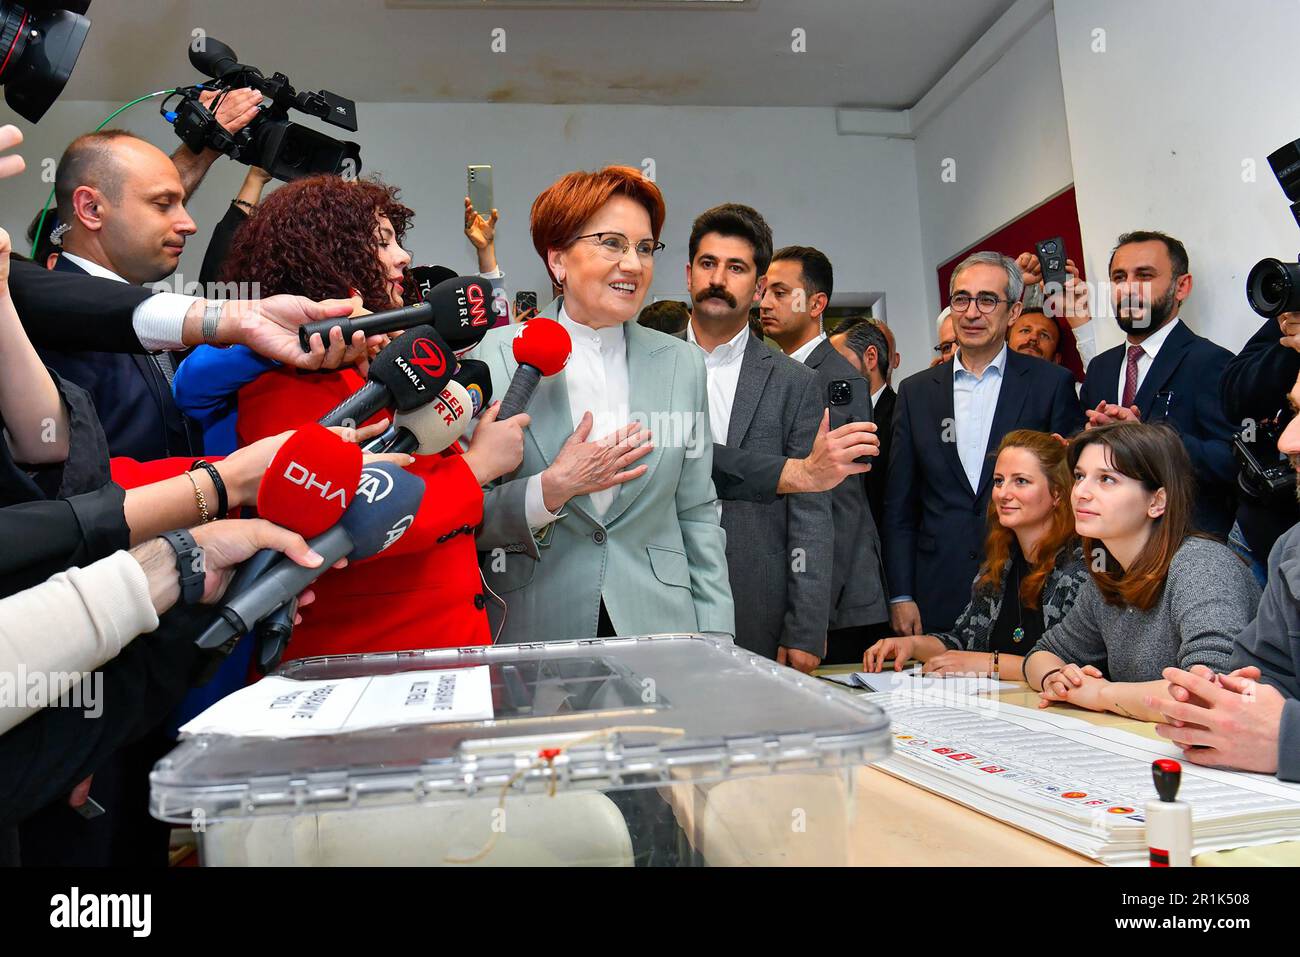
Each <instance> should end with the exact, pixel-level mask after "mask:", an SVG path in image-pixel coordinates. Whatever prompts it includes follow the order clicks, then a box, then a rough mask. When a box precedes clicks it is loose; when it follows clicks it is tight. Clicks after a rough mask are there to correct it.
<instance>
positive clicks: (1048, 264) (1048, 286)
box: [1034, 236, 1070, 318]
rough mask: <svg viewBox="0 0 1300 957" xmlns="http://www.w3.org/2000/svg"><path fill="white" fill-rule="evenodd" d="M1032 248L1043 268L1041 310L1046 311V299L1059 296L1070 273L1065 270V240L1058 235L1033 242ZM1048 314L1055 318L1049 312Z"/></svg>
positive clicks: (1063, 290)
mask: <svg viewBox="0 0 1300 957" xmlns="http://www.w3.org/2000/svg"><path fill="white" fill-rule="evenodd" d="M1034 249H1035V250H1036V251H1037V253H1038V264H1039V265H1040V266H1041V267H1042V270H1043V305H1044V309H1043V311H1044V312H1047V309H1046V304H1047V300H1048V299H1050V298H1052V297H1053V296H1058V297H1059V296H1061V295H1062V294H1063V293H1064V292H1065V280H1066V279H1068V278H1070V274H1069V273H1067V272H1066V271H1065V240H1064V239H1062V238H1061V237H1060V236H1057V237H1056V238H1055V239H1043V240H1040V241H1039V242H1037V243H1035V244H1034ZM1058 302H1059V299H1058ZM1048 315H1049V316H1050V317H1051V318H1055V316H1052V315H1051V313H1048Z"/></svg>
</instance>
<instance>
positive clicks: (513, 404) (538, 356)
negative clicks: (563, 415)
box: [497, 316, 573, 419]
mask: <svg viewBox="0 0 1300 957" xmlns="http://www.w3.org/2000/svg"><path fill="white" fill-rule="evenodd" d="M512 347H513V349H514V353H515V361H516V362H518V363H519V367H518V368H517V369H515V374H514V376H513V377H512V378H511V380H510V388H509V389H507V390H506V395H505V398H504V399H502V400H501V408H500V409H499V410H498V411H497V418H498V419H508V418H510V417H511V416H512V415H518V414H519V413H520V412H522V411H524V409H526V408H527V407H528V402H529V400H530V399H532V397H533V392H534V391H535V390H536V389H537V383H538V382H540V381H541V379H542V376H544V375H555V373H557V372H559V371H560V370H561V369H563V368H564V367H565V366H566V365H568V363H569V354H570V353H571V352H572V351H573V341H572V340H571V339H570V338H569V333H568V332H566V331H565V328H564V327H563V326H562V325H560V324H559V323H558V322H556V321H555V320H554V319H546V318H544V317H542V316H538V317H537V318H535V319H530V320H528V321H527V322H525V323H524V324H523V325H522V326H520V327H519V331H518V332H516V333H515V339H514V342H513V344H512Z"/></svg>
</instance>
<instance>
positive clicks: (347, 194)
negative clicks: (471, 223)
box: [222, 176, 528, 658]
mask: <svg viewBox="0 0 1300 957" xmlns="http://www.w3.org/2000/svg"><path fill="white" fill-rule="evenodd" d="M412 216H413V213H412V211H411V210H410V208H408V207H407V206H404V205H403V204H402V203H401V202H400V201H399V200H398V196H397V190H396V189H395V188H393V187H391V186H387V185H384V184H382V183H378V182H372V181H349V180H344V179H342V178H341V177H338V176H312V177H307V178H305V179H299V180H295V181H294V182H292V183H288V184H286V185H284V186H282V187H280V188H279V189H278V190H276V191H275V192H274V193H272V194H271V195H270V196H268V197H267V198H266V199H265V200H264V201H263V202H262V204H261V206H260V207H259V208H258V209H257V212H256V213H255V214H254V215H253V216H252V217H251V218H250V219H249V220H248V222H246V223H245V224H244V225H243V226H241V227H240V229H239V232H238V233H236V234H235V237H234V239H233V240H232V242H231V246H230V252H229V254H228V256H227V259H226V262H225V265H224V267H223V269H222V274H223V278H224V279H225V280H226V281H234V282H246V283H257V284H258V287H259V289H260V294H261V295H264V296H265V295H272V294H274V293H279V292H302V293H303V294H304V295H305V294H307V292H306V291H307V290H311V291H312V292H313V293H322V292H324V290H327V289H328V290H332V292H331V295H333V296H348V295H352V296H353V297H354V298H356V299H359V300H360V302H359V305H360V307H361V308H362V309H364V310H366V311H378V310H383V309H391V308H396V307H399V306H401V305H403V304H404V303H408V302H412V301H414V287H413V284H412V283H411V282H410V279H409V276H408V274H407V271H406V267H407V266H408V265H409V263H410V261H411V257H410V255H409V254H408V253H407V252H406V250H405V249H403V248H402V240H403V238H404V237H405V234H406V230H407V229H408V228H409V226H410V224H411V219H412ZM363 365H364V362H363ZM365 382H366V378H365V370H364V368H356V367H349V368H342V369H339V370H337V371H334V372H326V373H313V374H310V375H300V374H299V373H298V372H297V371H296V370H293V369H287V368H279V369H274V370H271V371H268V372H265V373H263V374H262V375H261V376H259V377H258V378H257V379H256V380H254V381H253V382H251V383H250V384H248V385H246V386H244V387H243V388H242V389H240V391H239V413H238V420H237V424H236V432H237V434H238V436H239V441H240V444H241V445H243V444H247V443H249V442H254V441H256V440H258V439H260V438H262V437H263V436H266V435H273V434H275V433H278V432H281V431H284V430H285V429H289V428H293V427H295V426H297V425H301V424H302V423H304V422H309V421H315V420H317V419H319V418H320V417H321V416H322V415H324V414H325V413H326V412H328V411H330V410H331V409H332V408H334V406H336V405H337V404H338V403H339V402H340V401H341V400H342V399H344V398H346V397H347V396H349V395H351V394H352V393H353V392H355V391H357V390H358V389H360V388H361V387H362V386H363V385H364V384H365ZM376 418H378V417H376ZM495 418H496V413H495V409H489V410H486V411H485V412H484V413H483V415H482V417H481V421H480V424H479V429H478V431H477V432H476V436H475V440H474V442H473V444H472V445H471V447H470V449H469V451H468V452H466V453H465V454H464V455H461V454H460V453H459V451H458V450H457V449H456V448H455V447H454V446H453V447H452V448H451V449H448V450H447V451H445V452H443V453H442V454H441V455H434V456H420V457H418V458H417V459H416V462H415V464H414V465H413V466H412V469H411V470H412V471H413V472H415V473H416V474H418V475H420V476H421V477H422V478H423V479H424V481H425V484H426V489H427V490H426V493H425V497H424V502H423V504H422V506H421V509H420V511H419V514H417V515H416V518H415V522H414V524H413V525H412V526H411V528H410V529H409V530H408V531H407V533H406V534H405V535H403V536H402V538H401V539H399V540H398V541H397V542H396V543H395V544H394V545H393V546H392V547H391V548H389V549H387V550H385V551H384V552H382V553H381V554H380V555H377V556H375V557H374V558H372V559H369V560H367V561H363V562H358V563H356V564H354V565H351V566H349V567H347V568H344V569H338V570H334V571H330V572H328V573H327V574H326V576H324V578H323V579H322V581H321V584H320V585H319V586H318V587H317V588H316V589H315V591H316V595H317V600H316V603H315V607H313V608H312V609H311V611H310V612H309V613H308V614H306V615H304V618H303V622H302V624H301V625H299V626H298V627H297V628H296V629H295V632H294V636H293V640H292V643H291V644H290V646H289V652H290V654H291V656H292V657H295V658H302V657H308V656H313V655H328V654H347V653H356V652H376V651H401V650H410V649H418V648H434V647H458V646H462V645H481V644H487V643H488V642H489V641H490V634H489V631H488V622H487V615H486V612H485V610H484V609H485V606H486V598H485V596H484V594H483V587H482V580H481V578H480V576H479V572H478V566H477V555H476V553H475V549H474V537H473V535H472V534H469V533H471V532H472V531H473V529H474V527H475V526H476V525H478V523H479V521H480V519H481V516H482V510H483V493H482V490H481V486H482V485H483V484H484V483H486V482H488V481H490V480H492V479H493V478H495V477H496V476H498V475H500V474H501V473H502V472H504V471H506V470H508V469H509V468H512V467H513V465H514V464H516V463H518V461H519V458H520V454H521V451H522V444H523V440H522V432H521V431H520V430H521V429H522V427H523V425H526V424H527V421H528V420H527V417H526V416H523V417H516V419H512V420H510V421H509V422H502V423H497V422H496V421H495ZM372 421H373V420H372ZM363 424H365V423H358V425H363Z"/></svg>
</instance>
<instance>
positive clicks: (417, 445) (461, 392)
mask: <svg viewBox="0 0 1300 957" xmlns="http://www.w3.org/2000/svg"><path fill="white" fill-rule="evenodd" d="M491 400H492V372H491V370H489V369H488V366H487V363H486V362H480V361H479V360H477V359H462V360H461V361H460V368H459V369H457V370H456V375H455V376H454V377H452V381H450V382H448V383H447V388H445V389H443V390H442V394H441V395H439V396H438V398H437V399H435V400H434V401H433V402H431V403H429V404H428V405H425V406H421V407H420V408H418V409H415V410H413V411H411V412H399V413H397V415H395V416H393V424H392V426H391V427H390V428H389V430H388V431H387V432H385V433H384V434H383V435H381V436H379V437H378V438H376V439H373V440H371V442H370V444H369V445H367V446H366V447H365V451H367V452H407V453H410V454H414V455H436V454H437V453H439V452H441V451H442V450H443V449H446V448H448V447H449V446H450V445H451V443H453V442H455V441H456V440H457V439H459V438H460V437H461V436H462V435H464V434H465V430H466V429H467V428H468V427H469V421H470V419H473V418H477V417H478V415H479V413H481V412H482V411H483V409H484V408H486V407H487V403H488V402H490V401H491Z"/></svg>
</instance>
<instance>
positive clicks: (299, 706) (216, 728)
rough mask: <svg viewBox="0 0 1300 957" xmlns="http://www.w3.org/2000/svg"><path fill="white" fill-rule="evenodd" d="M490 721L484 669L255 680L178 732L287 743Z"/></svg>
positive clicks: (487, 683) (488, 682)
mask: <svg viewBox="0 0 1300 957" xmlns="http://www.w3.org/2000/svg"><path fill="white" fill-rule="evenodd" d="M492 717H493V710H492V686H491V682H490V679H489V675H488V667H487V665H480V666H477V667H474V668H448V669H441V670H437V671H405V672H402V673H400V674H392V675H371V676H368V677H359V678H337V679H334V680H327V681H294V680H292V679H290V678H277V677H274V676H272V677H269V678H263V679H262V680H261V681H259V682H257V684H254V685H249V686H248V687H247V688H241V689H240V690H239V691H236V692H235V693H234V694H232V695H230V696H228V697H225V698H222V699H221V700H220V701H218V702H217V703H216V704H214V705H213V706H212V707H210V708H208V710H207V711H204V712H203V713H202V714H200V715H199V716H198V717H196V718H194V720H192V721H190V722H189V723H188V724H186V725H184V726H183V727H182V728H181V733H182V734H229V735H236V736H252V737H271V738H291V737H300V736H303V735H312V734H340V733H345V732H348V731H363V730H366V729H370V728H388V727H393V726H395V725H408V724H434V723H439V724H440V723H443V722H448V721H483V720H488V719H490V718H492Z"/></svg>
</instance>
